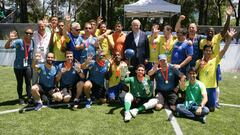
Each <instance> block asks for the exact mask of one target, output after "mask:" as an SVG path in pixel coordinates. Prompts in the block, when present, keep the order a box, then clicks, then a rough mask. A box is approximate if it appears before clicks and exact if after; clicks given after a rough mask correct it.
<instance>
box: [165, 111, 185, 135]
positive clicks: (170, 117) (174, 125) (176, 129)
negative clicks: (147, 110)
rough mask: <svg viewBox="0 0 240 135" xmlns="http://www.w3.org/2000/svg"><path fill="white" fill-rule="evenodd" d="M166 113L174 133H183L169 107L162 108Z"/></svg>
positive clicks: (181, 134)
mask: <svg viewBox="0 0 240 135" xmlns="http://www.w3.org/2000/svg"><path fill="white" fill-rule="evenodd" d="M164 110H165V111H166V113H167V115H168V120H169V121H170V122H171V124H172V127H173V129H174V132H175V134H176V135H183V133H182V130H181V128H180V126H179V124H178V122H177V119H176V118H175V117H174V116H173V114H172V111H171V110H169V109H164Z"/></svg>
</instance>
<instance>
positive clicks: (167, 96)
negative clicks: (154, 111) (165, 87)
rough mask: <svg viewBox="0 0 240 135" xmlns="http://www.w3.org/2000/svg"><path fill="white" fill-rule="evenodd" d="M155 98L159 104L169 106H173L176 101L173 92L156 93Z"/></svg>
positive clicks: (175, 95)
mask: <svg viewBox="0 0 240 135" xmlns="http://www.w3.org/2000/svg"><path fill="white" fill-rule="evenodd" d="M156 98H157V99H158V101H159V104H162V105H164V103H168V104H169V105H175V104H176V101H177V99H178V97H177V94H176V93H175V92H174V91H158V93H157V96H156Z"/></svg>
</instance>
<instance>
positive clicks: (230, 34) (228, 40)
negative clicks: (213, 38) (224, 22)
mask: <svg viewBox="0 0 240 135" xmlns="http://www.w3.org/2000/svg"><path fill="white" fill-rule="evenodd" d="M236 33H237V32H236V30H235V29H233V28H231V29H230V30H229V31H227V35H226V36H225V45H224V47H223V49H222V50H221V51H220V52H219V58H220V59H222V57H223V55H224V54H225V53H226V51H227V49H228V48H229V46H230V43H231V41H232V38H233V36H234V35H235V34H236Z"/></svg>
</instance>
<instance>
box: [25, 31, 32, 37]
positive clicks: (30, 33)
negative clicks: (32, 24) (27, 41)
mask: <svg viewBox="0 0 240 135" xmlns="http://www.w3.org/2000/svg"><path fill="white" fill-rule="evenodd" d="M25 34H26V35H30V36H31V35H33V33H32V32H25Z"/></svg>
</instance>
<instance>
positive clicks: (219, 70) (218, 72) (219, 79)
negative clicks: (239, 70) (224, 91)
mask: <svg viewBox="0 0 240 135" xmlns="http://www.w3.org/2000/svg"><path fill="white" fill-rule="evenodd" d="M216 72H217V73H216V75H217V76H216V77H217V82H218V81H221V80H222V74H221V69H220V64H218V67H217V71H216Z"/></svg>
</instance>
